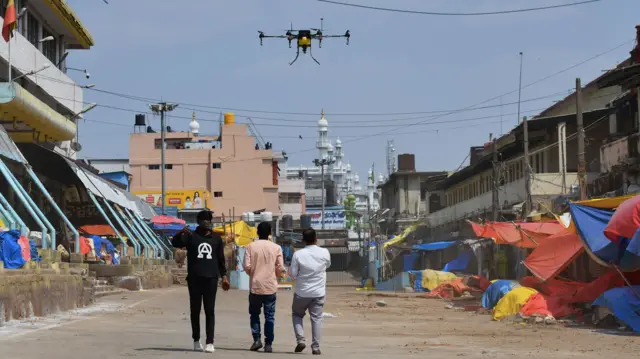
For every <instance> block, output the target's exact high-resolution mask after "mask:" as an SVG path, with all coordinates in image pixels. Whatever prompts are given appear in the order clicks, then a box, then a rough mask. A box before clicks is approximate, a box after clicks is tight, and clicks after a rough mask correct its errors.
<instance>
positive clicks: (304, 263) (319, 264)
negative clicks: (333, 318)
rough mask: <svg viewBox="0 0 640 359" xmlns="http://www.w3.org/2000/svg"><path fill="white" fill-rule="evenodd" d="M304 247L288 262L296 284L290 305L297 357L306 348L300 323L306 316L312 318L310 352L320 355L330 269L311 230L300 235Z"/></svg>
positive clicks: (325, 253) (328, 262)
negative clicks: (328, 270) (307, 313)
mask: <svg viewBox="0 0 640 359" xmlns="http://www.w3.org/2000/svg"><path fill="white" fill-rule="evenodd" d="M302 240H303V241H304V244H305V247H304V248H303V249H301V250H298V251H296V252H295V253H294V254H293V258H292V259H291V273H290V274H291V277H293V278H294V280H295V294H294V296H293V304H292V305H291V311H292V317H293V331H294V333H295V335H296V342H297V343H298V344H297V345H296V348H295V352H296V353H300V352H302V351H303V350H304V349H305V348H306V346H307V345H306V343H305V338H304V329H303V326H302V319H303V318H304V316H305V314H306V312H307V311H308V312H309V317H310V318H311V335H312V337H313V340H312V342H311V351H312V353H313V355H320V354H321V352H320V334H321V330H322V314H323V310H324V302H325V296H326V285H327V268H329V267H330V266H331V256H330V254H329V251H328V250H327V249H325V248H321V247H318V246H317V243H318V238H317V236H316V231H315V230H313V229H312V228H309V229H306V230H304V232H302Z"/></svg>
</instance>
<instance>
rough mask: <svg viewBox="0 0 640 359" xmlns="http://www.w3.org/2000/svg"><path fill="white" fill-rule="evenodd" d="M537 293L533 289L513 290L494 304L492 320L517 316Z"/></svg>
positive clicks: (519, 288)
mask: <svg viewBox="0 0 640 359" xmlns="http://www.w3.org/2000/svg"><path fill="white" fill-rule="evenodd" d="M537 293H538V291H537V290H535V289H533V288H527V287H518V288H513V289H512V290H511V291H509V293H507V294H505V296H504V297H502V299H500V301H499V302H498V304H496V306H495V308H494V309H493V320H501V319H504V318H506V317H510V316H512V315H516V314H518V313H519V312H520V309H522V307H523V306H524V305H525V304H526V303H527V301H528V300H529V298H531V296H533V295H534V294H537Z"/></svg>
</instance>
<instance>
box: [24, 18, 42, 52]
mask: <svg viewBox="0 0 640 359" xmlns="http://www.w3.org/2000/svg"><path fill="white" fill-rule="evenodd" d="M27 40H29V42H30V43H31V44H33V46H35V47H38V40H40V21H38V19H37V18H36V17H35V16H33V14H31V13H28V14H27Z"/></svg>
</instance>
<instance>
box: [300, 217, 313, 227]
mask: <svg viewBox="0 0 640 359" xmlns="http://www.w3.org/2000/svg"><path fill="white" fill-rule="evenodd" d="M300 228H302V229H307V228H311V216H310V215H308V214H302V215H300Z"/></svg>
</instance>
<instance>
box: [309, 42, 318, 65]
mask: <svg viewBox="0 0 640 359" xmlns="http://www.w3.org/2000/svg"><path fill="white" fill-rule="evenodd" d="M309 56H311V58H312V59H313V61H315V62H316V64H318V65H320V63H319V62H318V60H316V58H315V57H313V53H312V52H311V46H309Z"/></svg>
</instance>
